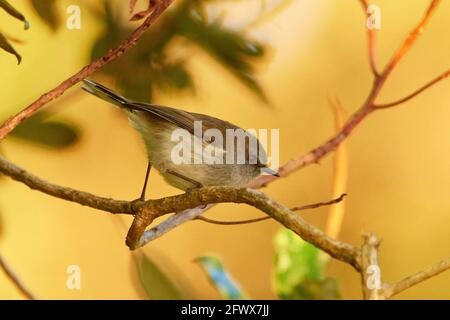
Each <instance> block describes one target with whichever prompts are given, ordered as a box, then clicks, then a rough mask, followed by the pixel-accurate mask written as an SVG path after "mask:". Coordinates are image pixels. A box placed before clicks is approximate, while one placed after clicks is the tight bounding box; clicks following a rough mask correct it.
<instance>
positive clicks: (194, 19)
mask: <svg viewBox="0 0 450 320" xmlns="http://www.w3.org/2000/svg"><path fill="white" fill-rule="evenodd" d="M206 3H207V2H206ZM205 5H206V4H205V2H204V1H198V0H180V1H178V2H177V4H176V5H175V6H174V7H173V9H172V10H170V11H168V12H166V13H165V14H164V16H162V17H161V18H160V19H159V21H158V23H157V24H156V25H154V26H153V27H152V28H151V29H150V30H148V31H147V32H146V33H145V35H144V36H143V37H142V38H141V40H140V42H139V44H138V45H137V47H136V48H134V49H133V51H130V52H129V53H128V55H127V59H121V60H119V61H113V62H112V63H110V64H108V65H107V66H105V68H103V69H102V71H101V72H103V73H105V74H106V75H108V76H111V77H113V78H114V79H115V80H116V81H117V83H118V85H119V86H120V87H121V88H122V90H123V92H124V95H126V96H130V97H132V98H134V99H136V100H144V101H151V99H152V95H153V93H154V91H155V90H157V89H159V90H173V91H177V92H178V91H181V90H186V89H187V90H190V91H191V92H192V91H194V87H195V86H194V83H193V79H192V75H191V73H190V72H189V70H188V69H187V67H186V64H187V60H188V58H189V53H184V55H183V54H182V53H180V52H176V53H175V52H174V51H173V50H170V44H171V42H172V41H173V40H175V39H183V40H184V41H187V42H189V43H191V44H194V45H196V46H197V47H199V48H201V49H202V50H204V51H205V52H207V53H208V54H209V55H211V56H212V57H213V58H214V59H215V60H216V61H218V62H220V63H221V64H222V65H223V66H224V67H225V68H227V69H228V70H229V71H231V72H232V73H233V74H234V75H235V76H236V77H237V79H239V80H240V81H241V82H242V83H243V84H245V85H246V86H247V87H248V88H249V89H251V90H252V91H253V92H254V93H256V94H257V95H258V96H259V97H260V98H261V99H263V100H266V97H265V95H264V92H263V90H262V88H261V86H260V85H259V83H258V82H257V80H256V78H255V75H254V73H255V68H254V62H256V60H258V59H259V58H261V57H263V55H264V47H263V46H262V45H261V44H260V43H258V42H256V41H254V40H252V39H249V38H248V37H247V36H245V35H244V34H242V33H241V32H238V31H235V30H231V29H229V28H226V27H224V26H223V25H222V24H221V23H220V22H219V21H212V22H210V21H209V20H208V16H207V13H206V9H205ZM104 7H105V10H104V16H103V23H104V24H105V31H104V33H103V34H101V35H100V37H99V38H98V39H97V41H96V42H95V44H94V46H93V48H92V53H91V56H92V59H95V58H98V57H100V56H101V55H103V54H104V53H105V52H106V51H107V50H108V49H109V48H111V47H114V46H116V45H117V44H118V43H119V42H120V41H122V40H123V39H124V38H125V37H126V36H127V35H128V34H129V33H130V32H131V30H130V29H131V28H130V26H129V23H128V24H124V22H123V19H121V16H120V14H119V13H118V12H116V11H114V10H113V9H112V8H111V7H110V5H109V3H108V2H107V1H105V2H104Z"/></svg>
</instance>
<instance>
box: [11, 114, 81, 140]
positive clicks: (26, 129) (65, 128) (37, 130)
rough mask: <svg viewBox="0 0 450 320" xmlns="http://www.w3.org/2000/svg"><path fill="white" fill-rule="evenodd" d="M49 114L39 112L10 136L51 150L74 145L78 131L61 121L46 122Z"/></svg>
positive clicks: (78, 134)
mask: <svg viewBox="0 0 450 320" xmlns="http://www.w3.org/2000/svg"><path fill="white" fill-rule="evenodd" d="M49 115H50V114H49V113H48V112H46V111H41V112H38V113H36V114H34V115H33V116H31V117H30V118H29V119H27V121H24V122H22V123H21V124H20V125H19V126H18V127H17V128H16V129H15V130H14V131H13V132H12V133H11V135H12V136H14V137H16V138H20V139H25V140H27V141H30V142H33V143H37V144H40V145H43V146H47V147H52V148H62V147H68V146H70V145H72V144H73V143H75V142H76V141H77V140H78V138H79V136H80V133H79V130H78V129H77V128H76V127H74V126H73V125H71V124H68V123H66V122H62V121H55V120H47V118H48V117H49Z"/></svg>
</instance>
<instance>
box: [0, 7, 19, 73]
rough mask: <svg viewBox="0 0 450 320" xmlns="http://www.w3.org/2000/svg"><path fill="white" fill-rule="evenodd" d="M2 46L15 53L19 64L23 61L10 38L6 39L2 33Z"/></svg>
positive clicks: (0, 36)
mask: <svg viewBox="0 0 450 320" xmlns="http://www.w3.org/2000/svg"><path fill="white" fill-rule="evenodd" d="M0 1H1V0H0ZM0 48H2V49H3V50H5V51H6V52H9V53H11V54H13V55H15V56H16V58H17V64H20V62H21V61H22V57H21V56H20V54H19V53H18V52H17V51H16V49H14V47H13V46H12V45H11V44H10V43H9V41H8V39H6V37H5V36H4V35H3V34H2V33H0Z"/></svg>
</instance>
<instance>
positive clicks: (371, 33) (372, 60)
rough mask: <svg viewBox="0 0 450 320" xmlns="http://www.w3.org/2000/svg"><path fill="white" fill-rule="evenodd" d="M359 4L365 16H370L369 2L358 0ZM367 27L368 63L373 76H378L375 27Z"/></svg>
mask: <svg viewBox="0 0 450 320" xmlns="http://www.w3.org/2000/svg"><path fill="white" fill-rule="evenodd" d="M359 2H360V3H361V5H362V6H363V9H364V12H365V13H366V16H367V18H369V17H370V13H369V12H368V8H369V4H368V2H367V1H366V0H360V1H359ZM366 28H367V49H368V50H367V52H368V56H369V64H370V69H371V70H372V73H373V75H374V77H375V78H378V77H379V76H380V74H379V73H378V69H377V63H376V55H375V35H376V33H375V32H376V29H370V28H368V27H367V26H366Z"/></svg>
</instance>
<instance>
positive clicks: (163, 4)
mask: <svg viewBox="0 0 450 320" xmlns="http://www.w3.org/2000/svg"><path fill="white" fill-rule="evenodd" d="M173 1H174V0H161V1H159V2H158V6H157V7H155V9H154V10H153V12H152V14H151V15H150V16H148V17H147V19H145V21H144V22H143V23H142V25H140V26H139V27H138V28H137V29H136V30H135V31H134V32H133V33H132V34H131V36H130V37H129V38H128V39H126V40H125V41H123V42H122V43H121V44H120V45H119V46H118V47H117V48H115V49H111V50H109V51H108V52H107V53H106V54H105V55H104V56H102V57H101V58H99V59H97V60H95V61H94V62H92V63H90V64H89V65H87V66H85V67H84V68H82V69H81V70H80V71H79V72H77V73H76V74H74V75H73V76H71V77H70V78H68V79H67V80H65V81H64V82H62V83H61V84H59V85H58V86H57V87H55V88H53V89H52V90H50V91H48V92H47V93H45V94H43V95H42V96H41V97H40V98H39V99H37V100H36V101H34V102H33V103H31V104H30V105H29V106H28V107H26V108H25V109H23V110H22V111H20V112H19V113H17V114H16V115H15V116H13V117H11V118H9V119H8V120H7V121H6V122H5V123H3V125H2V126H1V127H0V141H1V140H3V139H4V138H5V137H6V136H7V135H8V134H9V133H10V132H11V131H12V130H14V128H15V127H17V126H18V125H19V124H20V123H21V122H22V121H24V120H25V119H27V118H29V117H30V116H31V115H32V114H33V113H35V112H36V111H38V110H39V109H41V108H42V107H43V106H44V105H46V104H47V103H48V102H50V101H52V100H54V99H56V98H58V97H59V96H61V95H62V94H63V93H64V92H65V91H66V90H67V89H69V88H70V87H72V86H74V85H75V84H76V83H78V82H80V81H81V80H83V79H84V78H86V77H88V76H90V75H91V74H93V73H94V72H95V71H97V70H98V69H100V68H102V67H103V66H104V65H106V64H107V63H108V62H111V61H112V60H114V59H116V58H118V57H120V56H121V55H122V54H123V53H125V52H126V51H127V50H129V49H131V48H132V47H134V46H135V45H136V43H137V42H138V40H139V39H140V38H141V36H142V35H143V34H144V32H145V30H147V28H148V27H150V26H151V25H152V24H153V23H154V22H155V21H156V20H157V19H158V18H159V16H160V15H161V14H162V13H163V12H164V11H165V10H166V9H167V7H168V6H169V5H170V4H171V3H172V2H173Z"/></svg>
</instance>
